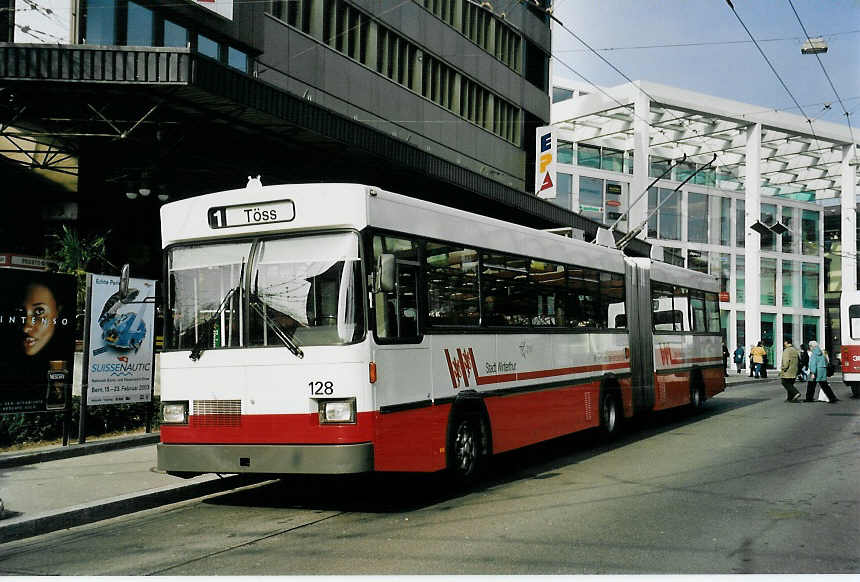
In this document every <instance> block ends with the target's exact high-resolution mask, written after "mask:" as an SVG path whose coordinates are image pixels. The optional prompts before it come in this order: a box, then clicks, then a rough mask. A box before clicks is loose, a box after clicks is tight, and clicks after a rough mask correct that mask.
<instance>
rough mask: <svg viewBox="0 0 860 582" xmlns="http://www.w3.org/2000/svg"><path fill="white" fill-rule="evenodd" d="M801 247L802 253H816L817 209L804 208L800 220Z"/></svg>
mask: <svg viewBox="0 0 860 582" xmlns="http://www.w3.org/2000/svg"><path fill="white" fill-rule="evenodd" d="M800 228H801V239H800V240H801V247H802V249H801V250H802V253H803V254H804V255H817V254H818V211H817V210H804V211H803V214H802V218H801V221H800Z"/></svg>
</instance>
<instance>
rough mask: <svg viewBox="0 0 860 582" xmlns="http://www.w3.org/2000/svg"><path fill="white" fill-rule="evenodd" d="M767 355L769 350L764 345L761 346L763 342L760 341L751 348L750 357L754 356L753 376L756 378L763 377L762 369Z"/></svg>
mask: <svg viewBox="0 0 860 582" xmlns="http://www.w3.org/2000/svg"><path fill="white" fill-rule="evenodd" d="M766 355H767V352H766V351H765V349H764V348H763V347H761V342H758V343H757V344H756V345H755V347H754V348H753V349H752V350H750V357H751V358H752V364H753V376H755V377H756V378H761V370H762V366H763V365H764V357H765V356H766Z"/></svg>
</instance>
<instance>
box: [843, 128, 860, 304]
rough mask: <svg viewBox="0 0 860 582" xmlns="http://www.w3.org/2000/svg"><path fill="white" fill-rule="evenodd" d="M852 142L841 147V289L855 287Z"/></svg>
mask: <svg viewBox="0 0 860 582" xmlns="http://www.w3.org/2000/svg"><path fill="white" fill-rule="evenodd" d="M856 155H857V146H855V145H854V144H851V145H847V146H844V147H843V148H842V171H841V175H842V195H841V203H842V229H841V231H842V289H843V290H855V289H857V176H856V170H855V169H854V166H852V165H851V162H852V161H853V160H854V156H856Z"/></svg>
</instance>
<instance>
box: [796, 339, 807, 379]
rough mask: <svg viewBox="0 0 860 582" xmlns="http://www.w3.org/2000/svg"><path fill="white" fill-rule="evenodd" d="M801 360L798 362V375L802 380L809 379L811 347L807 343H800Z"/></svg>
mask: <svg viewBox="0 0 860 582" xmlns="http://www.w3.org/2000/svg"><path fill="white" fill-rule="evenodd" d="M799 357H800V360H799V361H798V363H797V367H798V376H797V378H798V379H799V380H800V381H801V382H806V381H807V380H809V347H808V346H807V345H806V344H800V354H799Z"/></svg>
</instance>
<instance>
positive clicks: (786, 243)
mask: <svg viewBox="0 0 860 582" xmlns="http://www.w3.org/2000/svg"><path fill="white" fill-rule="evenodd" d="M782 223H783V224H784V225H785V226H786V227H787V228H788V230H787V231H785V232H784V233H782V252H784V253H793V252H794V236H792V232H791V229H792V228H793V226H792V225H793V223H794V208H791V207H790V206H783V207H782Z"/></svg>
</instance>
